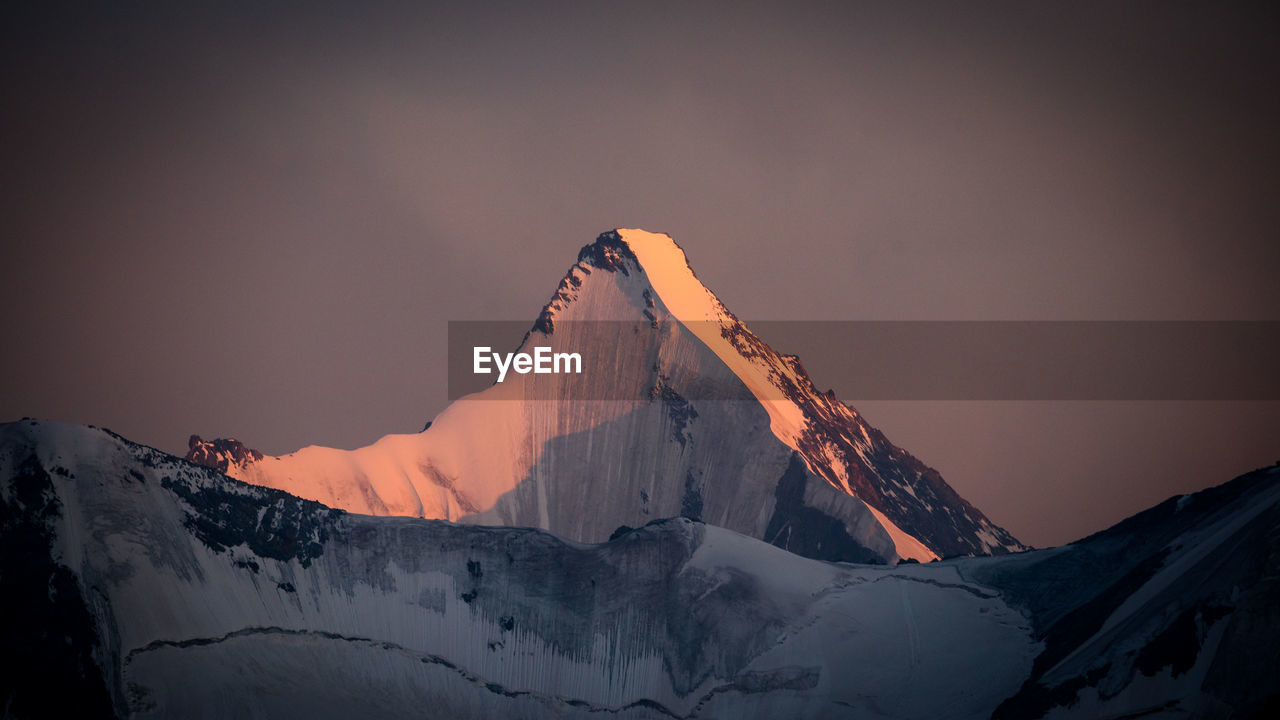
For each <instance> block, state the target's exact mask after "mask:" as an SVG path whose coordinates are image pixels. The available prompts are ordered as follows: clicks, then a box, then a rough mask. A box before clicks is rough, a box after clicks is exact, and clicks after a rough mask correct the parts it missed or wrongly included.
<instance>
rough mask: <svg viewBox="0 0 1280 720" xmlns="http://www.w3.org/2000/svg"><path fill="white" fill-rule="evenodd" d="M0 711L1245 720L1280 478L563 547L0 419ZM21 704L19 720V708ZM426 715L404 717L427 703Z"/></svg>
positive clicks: (676, 527)
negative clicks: (920, 561) (889, 528)
mask: <svg viewBox="0 0 1280 720" xmlns="http://www.w3.org/2000/svg"><path fill="white" fill-rule="evenodd" d="M0 548H3V554H0V603H2V604H3V605H2V606H0V631H2V632H0V637H4V638H5V639H6V653H5V654H4V656H3V657H2V658H0V661H3V662H4V663H5V665H4V667H3V668H0V695H3V696H5V697H7V701H6V702H7V704H8V707H9V711H10V712H11V713H12V715H13V716H14V717H28V716H32V715H54V716H59V715H60V716H77V717H93V716H95V715H97V716H111V715H116V716H121V717H225V716H255V717H298V716H304V715H306V716H316V717H352V716H358V717H404V716H418V715H421V714H422V713H423V712H428V714H432V715H435V716H441V717H526V718H539V717H600V716H602V715H618V716H624V717H636V718H640V717H644V718H650V717H652V718H671V717H676V718H694V717H699V718H710V717H761V718H775V717H789V718H806V717H831V718H836V717H841V718H843V717H850V718H860V717H881V716H883V717H895V718H917V717H919V718H936V717H947V718H986V717H991V716H993V713H994V717H997V718H1036V717H1082V718H1094V717H1144V718H1147V717H1156V718H1185V717H1253V716H1256V717H1266V716H1268V715H1267V713H1268V712H1269V711H1270V710H1274V709H1275V708H1276V707H1277V705H1278V704H1280V680H1277V678H1280V673H1277V672H1276V669H1277V667H1278V666H1280V663H1278V662H1277V660H1278V657H1277V650H1276V648H1280V616H1278V615H1277V608H1280V560H1278V559H1280V471H1278V470H1277V468H1270V469H1267V470H1261V471H1257V472H1255V473H1251V474H1249V475H1245V476H1242V477H1241V478H1238V479H1236V480H1234V481H1232V482H1230V483H1227V484H1225V485H1222V486H1219V487H1217V488H1212V489H1210V490H1206V491H1204V492H1201V493H1197V494H1195V495H1191V496H1183V497H1180V498H1174V499H1171V500H1169V501H1168V502H1165V503H1162V504H1161V505H1158V506H1156V507H1154V508H1152V509H1151V510H1148V511H1146V512H1144V513H1141V514H1139V515H1136V516H1134V517H1132V518H1130V519H1128V520H1126V521H1124V522H1122V523H1120V524H1119V525H1117V526H1115V527H1113V528H1111V529H1109V530H1107V531H1105V532H1102V533H1098V534H1097V535H1094V536H1091V537H1089V538H1085V539H1084V540H1081V541H1079V542H1077V543H1074V544H1072V545H1069V546H1065V547H1062V548H1054V549H1050V550H1039V551H1033V552H1027V553H1022V554H1014V555H1005V556H999V557H984V558H968V559H958V560H951V561H946V562H938V563H931V564H925V565H914V564H903V565H899V566H897V567H895V568H886V567H883V566H857V565H848V564H832V563H826V562H820V561H815V560H810V559H806V558H802V557H799V556H796V555H793V554H791V553H788V552H785V551H782V550H780V549H778V548H776V547H772V546H770V545H767V544H765V543H762V542H759V541H757V540H753V539H751V538H747V537H744V536H742V535H739V534H736V533H733V532H731V531H727V530H724V529H721V528H716V527H712V526H708V525H704V524H701V523H696V522H692V521H689V520H687V519H668V520H661V521H655V522H654V523H652V524H649V525H646V526H645V527H642V528H639V529H636V530H632V531H629V532H623V533H620V535H619V536H618V537H617V538H615V539H613V540H612V541H610V542H608V543H604V544H598V545H584V544H578V543H574V542H568V541H565V540H561V539H559V538H556V537H555V536H552V535H550V534H547V533H545V532H541V531H538V530H532V529H515V528H490V527H476V526H467V525H455V524H451V523H447V522H441V521H432V520H420V519H413V518H398V517H369V516H357V515H348V514H346V513H344V512H342V511H339V510H334V509H330V508H326V507H324V506H322V505H319V504H316V503H313V502H308V501H305V500H300V499H298V498H296V497H293V496H291V495H288V494H286V493H282V492H278V491H274V490H270V489H266V488H260V487H255V486H252V485H247V484H243V483H240V482H237V481H235V480H232V479H229V478H227V477H225V476H224V475H221V474H219V473H216V472H214V471H211V470H209V469H207V468H203V467H200V466H196V465H193V464H190V463H187V462H185V461H182V460H179V459H177V458H174V457H171V456H167V455H164V454H163V453H160V452H158V451H156V450H153V449H151V448H147V447H144V446H139V445H135V444H132V443H129V442H127V441H125V440H124V439H123V438H120V437H118V436H115V435H113V434H111V433H109V432H107V431H102V430H97V429H92V428H85V427H78V426H72V425H62V424H57V423H47V422H36V421H22V422H19V423H10V424H7V425H2V426H0ZM33 708H34V710H33ZM424 709H425V710H424Z"/></svg>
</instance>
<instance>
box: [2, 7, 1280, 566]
mask: <svg viewBox="0 0 1280 720" xmlns="http://www.w3.org/2000/svg"><path fill="white" fill-rule="evenodd" d="M103 5H105V4H103ZM113 5H118V6H119V7H100V6H95V7H90V8H84V7H74V8H70V9H65V8H57V7H50V5H48V4H42V6H41V8H40V9H39V10H31V9H27V10H24V9H18V8H13V7H7V8H6V9H5V10H4V11H3V12H4V20H3V23H0V24H2V25H3V29H2V30H0V33H2V34H3V39H4V43H3V47H2V48H0V54H3V57H4V63H3V67H2V68H0V73H2V77H3V84H4V97H5V112H4V113H2V114H0V127H3V133H4V135H3V137H4V142H3V144H0V153H3V161H2V162H0V181H2V183H3V184H2V187H3V200H0V207H2V208H3V213H4V219H5V222H4V240H3V243H4V247H3V260H2V262H0V301H2V302H3V311H0V333H2V335H0V336H2V337H3V338H4V347H5V351H4V352H3V353H0V356H2V358H3V359H2V360H0V371H2V373H3V375H2V376H3V383H2V384H0V418H3V419H16V418H18V417H21V416H24V415H32V416H38V417H47V418H53V419H60V420H68V421H74V422H85V423H93V424H97V425H105V426H108V427H111V428H113V429H114V430H116V431H118V432H121V433H123V434H124V435H126V436H127V437H130V438H131V439H134V440H137V441H140V442H144V443H148V444H152V445H155V446H157V447H160V448H162V449H165V450H168V451H173V452H182V451H184V450H185V446H186V438H187V435H188V434H190V433H199V434H202V435H204V436H206V437H209V436H228V435H230V436H235V437H238V438H240V439H242V440H244V441H245V442H246V443H248V444H250V445H252V446H254V447H257V448H260V449H262V450H263V451H266V452H270V453H281V452H287V451H290V450H293V449H296V448H297V447H300V446H302V445H306V444H313V443H314V444H326V445H336V446H339V447H355V446H359V445H362V444H365V443H368V442H371V441H372V440H374V439H376V438H377V437H379V436H381V435H383V434H385V433H388V432H405V431H416V430H418V429H420V428H421V426H422V424H423V422H424V421H425V420H427V419H429V418H430V417H432V416H433V415H434V414H435V413H437V412H439V410H440V409H442V407H443V406H444V404H445V392H446V388H445V361H444V352H445V347H444V340H445V327H446V322H447V321H448V320H459V319H527V320H529V321H530V322H532V320H533V319H534V318H535V317H536V315H537V312H538V310H539V309H540V308H541V306H542V305H543V303H545V302H546V300H547V299H548V298H549V296H550V294H551V293H552V291H553V290H554V289H555V284H556V282H557V281H558V280H559V279H560V277H561V276H562V275H563V273H564V271H565V269H566V268H567V267H568V266H569V265H570V264H572V262H573V261H574V259H575V258H576V253H577V250H578V248H579V247H580V246H582V245H583V244H585V243H587V242H590V241H591V240H593V239H594V238H595V236H596V235H597V234H598V233H599V232H601V231H603V230H607V229H610V228H613V227H619V226H623V227H644V228H647V229H650V230H658V231H667V232H670V233H672V234H673V235H674V236H675V237H676V239H677V240H678V241H679V242H680V243H681V244H682V245H683V246H684V247H685V249H686V251H687V252H688V254H689V257H690V259H691V261H692V263H693V266H694V268H695V269H696V270H697V272H698V274H699V276H700V277H701V278H702V279H703V281H704V282H705V283H706V284H707V285H708V286H709V287H711V288H712V289H713V290H714V291H715V292H716V293H717V294H718V295H719V296H720V298H721V299H722V300H723V301H724V302H725V304H726V305H727V306H728V307H729V308H730V309H732V310H733V311H734V312H735V313H736V314H737V315H738V316H739V317H741V318H744V319H747V320H750V319H753V318H754V319H767V320H780V319H803V320H879V319H886V320H889V319H928V320H949V319H983V320H991V319H1024V320H1036V319H1070V320H1093V319H1099V320H1101V319H1192V320H1225V319H1242V320H1244V319H1280V313H1278V312H1277V308H1280V282H1277V278H1278V277H1280V230H1278V229H1280V202H1277V190H1278V189H1280V133H1277V132H1276V130H1275V129H1276V128H1277V127H1280V93H1277V88H1280V44H1278V43H1276V41H1275V40H1276V38H1277V37H1280V15H1278V14H1277V12H1278V11H1277V10H1276V9H1275V7H1274V6H1268V5H1265V4H1258V5H1257V6H1255V7H1249V6H1244V5H1235V6H1233V7H1230V8H1224V7H1220V5H1221V4H1206V5H1203V6H1200V5H1188V4H1176V5H1175V4H1173V3H1164V2H1161V3H1151V4H1125V5H1123V6H1117V5H1116V4H1111V3H1108V4H1099V5H1098V6H1093V7H1081V4H1079V3H1070V4H1056V5H1048V4H1045V3H1035V4H1030V3H1013V4H1008V5H1004V4H970V3H966V4H960V3H946V4H942V3H939V4H918V3H909V4H906V5H902V4H876V5H866V6H861V5H851V4H849V3H843V2H841V3H830V4H806V5H803V6H801V7H797V4H796V3H786V4H785V5H784V4H781V3H780V4H774V5H770V4H751V3H741V2H736V3H726V4H711V3H675V4H663V3H652V2H648V3H643V4H636V5H632V6H630V7H629V8H626V9H623V8H620V7H619V6H618V4H614V3H582V4H578V5H569V4H560V3H553V4H548V3H487V4H485V6H484V7H483V8H477V7H474V5H475V4H474V3H457V4H453V5H434V4H430V5H427V4H418V3H405V4H375V3H352V4H351V5H350V6H346V5H339V4H335V3H307V4H305V5H303V4H299V5H297V6H293V5H287V4H281V3H266V4H265V5H266V6H265V7H259V5H262V4H259V3H243V4H238V3H217V4H216V6H211V7H208V8H204V9H199V8H197V7H195V6H193V5H191V4H188V3H179V4H177V5H181V6H182V7H180V8H179V7H170V5H173V4H165V3H156V4H155V5H152V4H149V3H116V4H113ZM765 339H766V340H768V338H767V337H766V338H765ZM516 340H518V338H515V339H514V340H513V343H514V342H515V341H516ZM816 345H817V346H816V347H813V348H805V347H779V348H777V349H778V350H780V351H782V352H796V353H798V354H800V355H801V357H802V359H803V358H804V357H805V356H806V353H808V354H810V355H813V354H820V353H821V352H822V348H821V344H820V343H816ZM820 359H821V360H823V361H830V359H829V358H820ZM849 362H856V358H850V359H849ZM815 374H816V373H815ZM815 381H816V382H817V383H818V384H819V386H821V387H826V386H827V385H830V384H831V383H830V382H827V383H824V381H823V378H822V377H821V375H817V376H816V377H815ZM835 389H836V390H837V392H838V393H839V394H840V396H841V397H842V398H843V399H846V400H850V401H853V402H854V403H855V405H857V406H858V407H859V409H860V410H861V411H862V412H863V413H864V414H865V415H866V416H867V418H868V419H869V420H870V421H871V422H872V423H873V424H876V425H878V426H879V427H881V428H882V429H883V430H885V431H886V433H887V434H888V435H889V437H890V438H891V439H893V440H894V441H895V442H897V443H898V444H900V445H902V446H904V447H906V448H907V449H908V450H911V451H912V452H913V453H914V454H916V455H918V456H919V457H920V458H921V459H923V460H924V461H925V462H927V463H929V464H931V465H933V466H935V467H937V468H938V469H939V470H940V471H941V472H942V473H943V475H944V477H946V478H947V479H948V480H949V481H950V482H951V483H952V484H953V485H954V486H955V487H956V488H957V489H958V490H959V491H960V492H961V493H962V494H963V495H965V496H966V497H967V498H969V499H970V500H971V501H973V502H974V503H975V504H976V505H977V506H979V507H980V508H982V509H983V510H984V511H986V512H987V513H988V514H989V515H990V516H991V517H992V519H993V520H995V521H996V522H998V523H1000V524H1002V525H1004V526H1006V527H1007V528H1009V529H1010V530H1011V531H1012V532H1013V533H1014V534H1015V535H1017V536H1018V537H1019V538H1021V539H1023V540H1024V541H1027V542H1030V543H1035V544H1052V543H1058V542H1063V541H1066V540H1070V539H1073V538H1075V537H1078V536H1080V535H1083V534H1085V533H1088V532H1091V531H1094V530H1097V529H1100V528H1102V527H1104V526H1106V525H1108V524H1110V523H1111V522H1114V521H1115V520H1118V519H1120V518H1122V517H1124V516H1126V515H1128V514H1130V513H1132V512H1134V511H1136V510H1139V509H1141V508H1143V507H1145V506H1147V505H1150V504H1152V503H1154V502H1156V501H1158V500H1160V499H1162V498H1164V497H1166V496H1168V495H1169V494H1172V493H1174V492H1185V491H1188V490H1193V489H1197V488H1201V487H1205V486H1208V485H1213V484H1217V483H1219V482H1222V481H1225V480H1227V479H1229V478H1230V477H1231V476H1233V475H1235V474H1238V473H1240V472H1244V471H1247V470H1250V469H1252V468H1254V467H1257V466H1259V465H1263V464H1269V463H1271V462H1274V461H1276V460H1277V459H1278V458H1280V442H1277V432H1276V431H1277V429H1280V404H1278V403H1082V402H1076V403H1064V402H1057V403H1051V402H1018V403H994V402H991V403H988V402H952V403H942V402H907V403H901V402H899V403H894V402H887V401H876V402H867V403H859V402H857V400H858V393H857V388H844V387H836V388H835Z"/></svg>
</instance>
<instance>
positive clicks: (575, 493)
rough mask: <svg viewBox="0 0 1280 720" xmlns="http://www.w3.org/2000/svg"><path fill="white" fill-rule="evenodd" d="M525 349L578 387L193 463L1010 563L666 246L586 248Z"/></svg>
mask: <svg viewBox="0 0 1280 720" xmlns="http://www.w3.org/2000/svg"><path fill="white" fill-rule="evenodd" d="M601 321H606V322H601ZM535 346H548V347H551V348H552V349H553V350H554V351H557V352H579V353H581V354H582V355H583V357H584V361H583V364H584V366H585V367H586V368H587V369H588V372H587V373H586V374H585V375H584V376H568V377H566V376H560V375H514V374H512V375H509V376H508V378H507V379H506V381H505V382H504V383H502V384H496V385H494V386H492V387H490V388H489V389H487V390H485V391H483V392H481V393H478V394H477V395H474V396H469V397H467V398H463V399H461V400H459V401H457V402H455V403H453V404H452V405H451V406H450V407H449V408H447V409H446V410H445V411H444V412H443V413H442V414H441V415H440V416H439V417H437V418H435V420H434V421H433V422H432V424H431V426H430V427H429V428H428V429H427V430H425V431H424V432H422V433H419V434H415V435H389V436H387V437H384V438H382V439H381V440H379V441H378V442H376V443H374V444H373V445H370V446H368V447H364V448H359V449H357V450H353V451H343V450H336V449H332V448H323V447H314V446H313V447H307V448H303V449H301V450H299V451H297V452H294V453H290V454H288V455H283V456H279V457H260V456H259V455H255V454H253V453H252V451H248V452H235V453H231V452H228V451H227V450H226V448H223V449H221V450H219V449H218V448H216V447H214V443H217V442H223V443H225V442H226V441H214V443H206V442H204V441H199V440H198V438H193V444H192V452H191V454H190V455H188V457H189V459H192V460H193V461H198V462H204V463H205V464H208V465H211V466H214V467H218V468H219V469H221V470H223V471H224V472H226V473H227V474H229V475H231V476H233V477H236V478H239V479H242V480H245V481H247V482H250V483H254V484H258V485H263V486H266V487H272V488H277V489H281V490H285V491H287V492H289V493H292V494H294V495H297V496H299V497H303V498H307V499H312V500H317V501H319V502H322V503H324V504H326V505H329V506H332V507H338V508H343V509H346V510H350V511H352V512H359V513H367V514H374V515H407V516H413V517H424V518H440V519H447V520H458V521H462V522H472V523H479V524H491V525H515V526H528V527H538V528H542V529H546V530H550V531H551V532H554V533H556V534H558V535H561V536H563V537H567V538H572V539H575V540H580V541H588V542H598V541H602V540H604V539H606V538H608V537H609V536H610V535H611V534H612V533H613V532H614V531H615V530H616V529H617V528H618V527H619V526H624V525H625V526H636V525H642V524H644V523H645V522H647V521H649V520H651V519H653V518H658V517H671V516H686V517H691V518H695V519H699V520H703V521H705V522H707V523H710V524H714V525H718V526H721V527H725V528H728V529H731V530H735V531H737V532H740V533H743V534H746V535H749V536H752V537H756V538H760V539H765V540H767V541H769V542H773V543H775V544H778V545H780V546H782V547H786V548H788V549H790V550H793V551H795V552H798V553H801V554H805V555H808V556H811V557H818V558H824V559H843V560H854V561H868V560H876V561H881V562H893V561H895V560H897V559H899V558H912V559H917V560H922V561H927V560H931V559H934V558H936V557H939V556H950V555H957V554H983V553H993V552H994V553H999V552H1007V551H1010V550H1018V549H1022V546H1021V545H1019V544H1018V543H1017V541H1016V540H1014V539H1013V538H1012V537H1011V536H1009V534H1008V533H1006V532H1005V531H1004V530H1002V529H1000V528H999V527H996V526H995V525H993V524H992V523H991V522H990V521H989V520H988V519H987V518H986V517H985V516H983V515H982V513H981V512H979V511H978V510H977V509H975V508H973V507H972V506H971V505H969V504H968V503H967V502H965V501H964V500H963V499H962V498H960V497H959V496H958V495H957V494H956V493H955V491H954V490H952V489H951V488H950V487H949V486H948V485H947V484H946V483H945V481H943V480H942V478H941V477H940V476H939V475H938V474H937V473H936V472H935V471H933V470H931V469H930V468H928V467H926V466H924V465H923V464H922V463H920V462H919V461H918V460H916V459H915V458H913V457H911V456H910V455H909V454H907V453H906V452H904V451H902V450H901V449H899V448H897V447H895V446H893V445H892V444H891V443H889V441H888V440H887V439H885V438H884V436H883V435H882V434H880V433H879V431H877V430H875V429H874V428H872V427H870V426H869V425H867V423H866V422H865V421H864V420H863V419H862V418H861V417H860V416H859V415H858V414H857V413H856V412H855V411H854V410H853V409H852V408H850V407H848V406H846V405H844V404H843V403H841V402H839V401H838V400H836V399H835V398H834V397H831V396H829V395H827V394H824V393H820V392H818V391H817V390H816V389H815V388H814V386H813V384H812V383H811V382H810V381H809V379H808V377H807V375H805V373H804V370H803V368H802V367H801V366H800V364H799V361H798V360H796V359H795V358H794V357H790V356H783V355H779V354H777V353H775V352H774V351H773V350H772V349H771V348H769V347H768V346H767V345H766V344H764V343H763V342H762V341H761V340H759V338H757V337H755V336H754V335H753V334H751V332H750V331H749V330H748V329H747V328H746V327H745V326H744V325H743V324H742V323H741V322H739V321H738V320H737V318H735V317H734V316H733V314H732V313H730V312H729V311H728V310H727V309H726V308H725V307H724V306H723V305H722V304H721V303H720V301H719V300H718V299H717V298H716V297H715V295H714V294H712V293H711V291H709V290H708V289H707V288H706V287H704V286H703V285H702V283H701V282H699V281H698V279H697V277H696V276H695V275H694V273H693V271H692V270H691V269H690V267H689V264H688V262H687V259H686V257H685V254H684V251H683V250H681V249H680V247H679V246H678V245H676V244H675V242H674V241H672V240H671V238H670V237H668V236H666V235H659V234H653V233H647V232H644V231H641V230H618V231H614V232H609V233H605V234H604V235H601V236H600V238H599V239H597V241H596V242H595V243H592V244H591V245H588V246H586V247H584V248H583V249H582V251H581V252H580V253H579V256H578V262H577V263H576V264H574V265H573V266H572V267H571V268H570V269H569V271H568V273H567V274H566V275H565V277H564V279H563V280H562V281H561V282H560V284H559V286H558V288H557V290H556V293H555V295H554V296H553V297H552V299H551V301H550V302H549V303H548V304H547V306H546V307H545V308H544V309H543V311H542V313H541V314H540V316H539V318H538V320H537V322H536V323H535V325H534V327H533V329H532V330H531V331H530V333H529V334H528V335H527V336H526V338H525V340H524V342H523V343H522V345H521V348H520V349H521V350H522V351H526V352H527V351H530V350H531V349H532V348H533V347H535ZM600 398H606V399H600ZM796 463H798V468H797V465H796Z"/></svg>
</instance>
